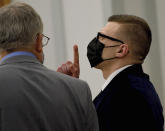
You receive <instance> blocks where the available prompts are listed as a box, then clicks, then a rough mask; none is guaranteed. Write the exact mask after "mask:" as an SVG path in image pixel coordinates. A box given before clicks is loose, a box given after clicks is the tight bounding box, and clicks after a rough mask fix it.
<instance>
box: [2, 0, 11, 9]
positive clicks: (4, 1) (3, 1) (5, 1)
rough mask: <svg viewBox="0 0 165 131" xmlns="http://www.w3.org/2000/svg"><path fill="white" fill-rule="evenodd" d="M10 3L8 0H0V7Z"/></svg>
mask: <svg viewBox="0 0 165 131" xmlns="http://www.w3.org/2000/svg"><path fill="white" fill-rule="evenodd" d="M9 3H10V0H0V7H2V6H4V5H7V4H9Z"/></svg>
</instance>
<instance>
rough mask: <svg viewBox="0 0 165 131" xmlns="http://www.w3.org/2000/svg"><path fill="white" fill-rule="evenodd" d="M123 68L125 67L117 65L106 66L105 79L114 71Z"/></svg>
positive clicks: (103, 70)
mask: <svg viewBox="0 0 165 131" xmlns="http://www.w3.org/2000/svg"><path fill="white" fill-rule="evenodd" d="M123 66H125V65H120V64H116V65H109V66H105V67H104V68H102V73H103V77H104V79H107V78H108V77H109V76H110V75H111V74H112V73H113V72H114V71H116V70H117V69H119V68H121V67H123Z"/></svg>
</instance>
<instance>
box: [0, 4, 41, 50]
mask: <svg viewBox="0 0 165 131" xmlns="http://www.w3.org/2000/svg"><path fill="white" fill-rule="evenodd" d="M42 31H43V23H42V20H41V18H40V16H39V15H38V14H37V12H36V11H35V10H34V9H33V8H32V7H31V6H30V5H28V4H25V3H20V2H16V3H12V4H10V5H7V6H4V7H2V8H0V49H1V50H7V49H17V48H24V47H28V46H29V45H30V44H33V42H34V40H35V39H36V36H37V34H38V33H42Z"/></svg>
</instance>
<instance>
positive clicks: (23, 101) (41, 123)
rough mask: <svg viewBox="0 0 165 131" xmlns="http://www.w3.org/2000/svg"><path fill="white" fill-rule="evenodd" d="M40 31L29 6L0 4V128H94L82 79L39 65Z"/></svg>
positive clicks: (43, 38) (37, 130) (27, 130)
mask: <svg viewBox="0 0 165 131" xmlns="http://www.w3.org/2000/svg"><path fill="white" fill-rule="evenodd" d="M42 32H43V24H42V21H41V18H40V16H39V15H38V14H37V13H36V12H35V10H34V9H33V8H32V7H31V6H29V5H27V4H24V3H14V4H11V5H8V6H5V7H3V8H0V56H1V61H0V74H1V75H0V84H1V85H0V131H98V121H97V115H96V112H95V109H94V106H93V104H92V99H91V92H90V89H89V87H88V85H87V83H85V82H83V81H81V80H78V79H76V78H71V77H69V76H67V75H64V74H60V73H58V72H55V71H52V70H49V69H47V68H46V67H45V66H44V65H42V63H43V58H44V57H43V56H44V55H43V49H42V48H43V46H45V45H47V44H48V41H49V38H48V37H47V36H45V35H43V34H42Z"/></svg>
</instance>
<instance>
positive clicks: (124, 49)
mask: <svg viewBox="0 0 165 131" xmlns="http://www.w3.org/2000/svg"><path fill="white" fill-rule="evenodd" d="M128 53H129V48H128V44H121V45H120V46H119V48H117V50H116V57H119V58H120V57H124V56H126V55H127V54H128Z"/></svg>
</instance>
